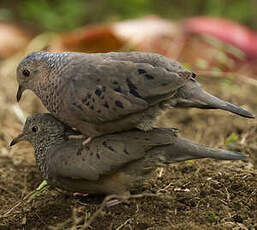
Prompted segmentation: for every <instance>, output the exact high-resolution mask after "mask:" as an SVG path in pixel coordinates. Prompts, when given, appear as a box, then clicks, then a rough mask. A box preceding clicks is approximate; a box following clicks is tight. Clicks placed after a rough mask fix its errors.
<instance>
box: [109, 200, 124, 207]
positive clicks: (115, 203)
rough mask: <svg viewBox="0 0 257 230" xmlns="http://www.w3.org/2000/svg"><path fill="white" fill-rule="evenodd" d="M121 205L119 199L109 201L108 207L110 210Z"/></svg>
mask: <svg viewBox="0 0 257 230" xmlns="http://www.w3.org/2000/svg"><path fill="white" fill-rule="evenodd" d="M120 203H121V201H120V200H118V199H113V200H109V201H107V203H106V207H107V208H110V207H112V206H115V205H117V204H120Z"/></svg>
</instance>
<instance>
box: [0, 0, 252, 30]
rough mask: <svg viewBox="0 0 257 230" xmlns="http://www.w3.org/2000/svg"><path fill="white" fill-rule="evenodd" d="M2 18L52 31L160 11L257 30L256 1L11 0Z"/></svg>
mask: <svg viewBox="0 0 257 230" xmlns="http://www.w3.org/2000/svg"><path fill="white" fill-rule="evenodd" d="M0 5H2V6H1V7H0V20H1V18H7V19H8V20H9V19H10V15H12V16H13V19H14V20H20V21H21V22H29V23H30V24H32V25H34V26H35V27H38V28H41V29H43V30H45V29H46V30H50V31H63V30H71V29H75V28H78V27H80V26H83V25H85V24H92V23H101V22H113V21H118V20H122V19H128V18H136V17H140V16H144V15H149V14H157V15H160V16H162V17H165V18H170V19H181V18H185V17H192V16H196V15H210V16H218V17H226V18H230V19H232V20H235V21H238V22H241V23H243V24H246V25H248V26H250V27H252V28H253V29H257V24H256V12H257V1H256V0H205V1H202V0H91V1H90V0H23V1H19V0H9V1H8V2H6V1H5V3H2V2H1V3H0Z"/></svg>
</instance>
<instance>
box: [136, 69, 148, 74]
mask: <svg viewBox="0 0 257 230" xmlns="http://www.w3.org/2000/svg"><path fill="white" fill-rule="evenodd" d="M137 71H138V73H139V74H145V73H146V71H145V70H144V69H138V70H137Z"/></svg>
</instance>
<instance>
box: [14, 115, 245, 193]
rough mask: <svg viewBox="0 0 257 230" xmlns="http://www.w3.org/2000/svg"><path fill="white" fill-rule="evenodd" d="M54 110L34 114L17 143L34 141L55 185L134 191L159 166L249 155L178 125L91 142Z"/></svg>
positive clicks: (40, 164) (38, 157)
mask: <svg viewBox="0 0 257 230" xmlns="http://www.w3.org/2000/svg"><path fill="white" fill-rule="evenodd" d="M69 135H79V133H78V131H75V130H73V129H71V128H69V127H68V126H67V125H65V124H64V123H62V122H61V121H59V120H57V119H56V118H55V117H54V116H53V115H51V114H48V113H44V114H34V115H32V116H31V117H28V118H27V120H26V122H25V125H24V128H23V131H22V133H21V134H20V135H19V136H17V137H16V138H14V139H13V141H12V142H11V144H10V145H11V146H12V145H14V144H16V143H18V142H20V141H22V140H25V141H29V142H30V143H31V144H32V146H33V147H34V149H35V158H36V164H37V166H38V169H39V171H40V173H41V175H42V176H43V178H44V179H46V180H47V182H48V183H49V184H50V185H54V186H57V187H59V188H61V189H64V190H67V191H71V192H79V193H93V194H115V195H122V194H126V193H129V191H131V189H133V188H135V187H137V186H139V185H140V184H141V182H142V181H143V180H145V179H146V178H147V175H150V173H151V172H152V171H153V170H154V169H156V167H160V166H166V165H168V164H170V163H174V162H179V161H185V160H190V159H200V158H213V159H218V160H245V159H247V156H246V155H245V154H244V153H240V152H232V151H228V150H223V149H217V148H210V147H206V146H204V145H200V144H197V143H194V142H192V141H190V140H188V139H185V138H183V137H179V136H178V134H177V130H176V129H165V128H164V129H157V128H154V129H152V130H150V131H148V132H144V131H141V130H139V129H133V130H130V131H123V132H120V133H115V134H105V135H102V136H99V137H95V138H94V139H93V140H92V141H91V142H90V143H88V144H87V145H83V139H69V138H68V137H69Z"/></svg>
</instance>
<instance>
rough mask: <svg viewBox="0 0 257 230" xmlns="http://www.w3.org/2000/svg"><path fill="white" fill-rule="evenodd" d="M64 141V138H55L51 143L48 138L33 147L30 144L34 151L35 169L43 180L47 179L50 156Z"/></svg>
mask: <svg viewBox="0 0 257 230" xmlns="http://www.w3.org/2000/svg"><path fill="white" fill-rule="evenodd" d="M64 141H65V139H64V137H60V138H58V139H57V138H55V139H54V141H51V140H50V138H48V139H47V140H46V141H41V142H38V143H37V144H34V145H33V144H32V145H33V147H34V149H35V158H36V163H37V167H38V169H39V171H40V173H41V175H42V176H43V177H44V179H48V175H49V173H48V170H49V168H48V165H49V163H48V161H49V159H50V155H52V154H54V150H55V149H56V147H57V146H59V145H61V144H62V143H63V142H64Z"/></svg>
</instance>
